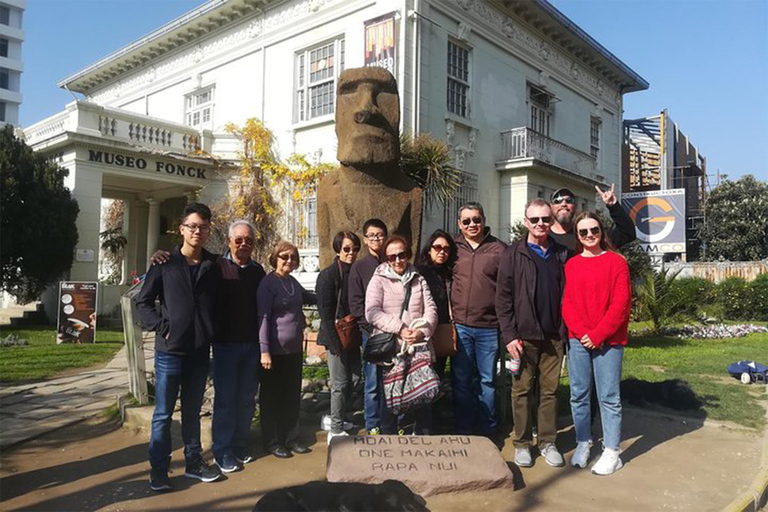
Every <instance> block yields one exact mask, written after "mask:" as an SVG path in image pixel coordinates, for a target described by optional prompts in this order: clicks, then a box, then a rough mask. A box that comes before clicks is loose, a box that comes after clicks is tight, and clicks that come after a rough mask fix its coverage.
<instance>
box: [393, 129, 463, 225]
mask: <svg viewBox="0 0 768 512" xmlns="http://www.w3.org/2000/svg"><path fill="white" fill-rule="evenodd" d="M451 161H452V156H451V150H450V148H449V147H448V144H447V143H446V142H445V141H443V140H440V139H436V138H434V137H433V136H432V135H431V134H429V133H419V134H417V135H415V136H412V135H410V134H408V133H403V134H402V135H401V136H400V169H401V170H402V171H403V172H404V173H405V174H406V175H407V176H409V177H410V178H411V179H412V180H413V181H415V182H416V183H417V184H418V185H419V187H421V188H422V190H423V191H424V201H423V205H422V210H423V211H424V210H429V209H430V208H432V206H433V205H434V204H435V203H436V202H437V203H440V204H445V203H447V202H448V201H450V200H451V199H453V196H454V195H455V194H456V191H457V190H458V188H459V187H460V186H461V171H460V170H459V169H457V168H456V167H454V166H453V164H452V163H451Z"/></svg>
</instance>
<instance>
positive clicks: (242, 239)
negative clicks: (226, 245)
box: [232, 236, 253, 245]
mask: <svg viewBox="0 0 768 512" xmlns="http://www.w3.org/2000/svg"><path fill="white" fill-rule="evenodd" d="M232 241H233V242H235V245H253V238H251V237H249V236H238V237H237V238H235V239H234V240H232Z"/></svg>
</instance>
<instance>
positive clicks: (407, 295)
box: [400, 281, 412, 318]
mask: <svg viewBox="0 0 768 512" xmlns="http://www.w3.org/2000/svg"><path fill="white" fill-rule="evenodd" d="M411 284H412V283H411V281H409V282H408V288H407V289H406V290H405V300H404V301H403V308H402V309H401V310H400V318H403V313H405V312H406V311H407V310H408V305H409V303H410V302H411Z"/></svg>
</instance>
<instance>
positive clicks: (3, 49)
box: [0, 37, 8, 57]
mask: <svg viewBox="0 0 768 512" xmlns="http://www.w3.org/2000/svg"><path fill="white" fill-rule="evenodd" d="M7 56H8V40H7V39H5V38H4V37H3V38H0V57H7Z"/></svg>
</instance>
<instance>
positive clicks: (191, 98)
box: [184, 87, 213, 129]
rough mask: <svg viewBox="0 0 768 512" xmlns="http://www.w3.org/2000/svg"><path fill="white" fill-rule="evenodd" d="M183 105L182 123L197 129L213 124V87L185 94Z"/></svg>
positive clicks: (209, 126)
mask: <svg viewBox="0 0 768 512" xmlns="http://www.w3.org/2000/svg"><path fill="white" fill-rule="evenodd" d="M184 105H185V108H184V122H185V123H184V124H186V125H188V126H194V127H195V128H197V129H203V128H211V127H212V126H213V87H208V88H206V89H201V90H199V91H195V92H193V93H191V94H187V95H186V97H185V103H184Z"/></svg>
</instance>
